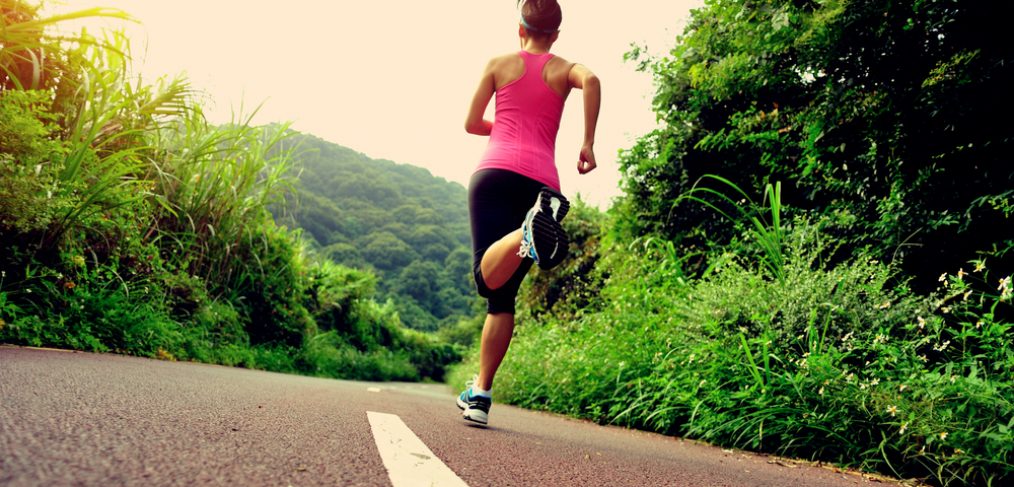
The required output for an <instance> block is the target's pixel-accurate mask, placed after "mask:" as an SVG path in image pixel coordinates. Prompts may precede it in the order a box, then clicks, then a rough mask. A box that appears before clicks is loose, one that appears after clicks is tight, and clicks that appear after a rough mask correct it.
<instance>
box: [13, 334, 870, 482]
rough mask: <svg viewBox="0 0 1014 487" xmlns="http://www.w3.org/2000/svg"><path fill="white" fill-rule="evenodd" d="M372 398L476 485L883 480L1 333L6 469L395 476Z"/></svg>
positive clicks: (430, 398) (143, 477)
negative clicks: (487, 423) (41, 344)
mask: <svg viewBox="0 0 1014 487" xmlns="http://www.w3.org/2000/svg"><path fill="white" fill-rule="evenodd" d="M368 411H370V412H373V413H371V416H372V417H373V418H377V417H383V418H393V417H392V416H388V415H396V416H397V418H393V420H394V421H398V420H399V419H400V422H403V423H404V425H405V426H407V427H408V429H410V430H411V432H412V433H414V435H415V436H416V437H417V438H418V440H421V442H422V443H424V444H425V446H426V447H428V448H429V451H430V452H432V455H434V456H435V457H436V458H435V459H431V461H432V462H436V463H440V461H442V462H443V464H444V465H446V467H447V468H449V469H450V470H451V471H453V475H456V476H457V477H458V478H460V480H461V481H463V482H464V483H466V484H467V485H470V486H473V487H478V486H507V485H520V486H530V485H531V486H541V485H552V486H557V485H561V486H566V485H581V486H586V485H596V486H597V485H601V486H626V485H633V486H654V485H666V486H740V485H750V486H753V485H758V486H759V485H765V486H792V487H802V486H846V485H858V484H866V483H872V482H870V481H869V480H867V479H865V478H862V477H860V476H858V475H853V474H843V473H838V472H834V471H831V470H828V469H822V468H817V467H810V466H805V465H791V464H786V463H785V462H775V461H774V460H773V459H771V458H770V457H764V456H757V455H749V454H743V453H740V452H731V451H723V450H721V449H718V448H713V447H708V446H703V445H699V444H696V443H693V442H689V441H680V440H677V439H673V438H670V437H665V436H661V435H654V434H649V433H644V432H637V431H631V430H626V429H622V428H613V427H602V426H598V425H595V424H591V423H587V422H583V421H576V420H571V419H566V418H562V417H558V416H555V415H550V414H544V413H538V412H531V411H526V410H522V409H517V408H512V407H508V406H505V405H502V404H494V405H493V409H492V411H491V413H490V420H491V427H489V428H486V429H483V428H478V427H475V426H471V425H469V424H466V423H464V422H463V421H462V420H461V419H460V415H459V413H458V410H457V408H456V407H455V405H454V391H451V390H449V389H447V388H446V387H443V386H439V385H423V384H376V383H364V382H349V381H337V380H328V379H316V378H309V377H300V376H292V375H284V374H275V373H269V372H260V371H252V370H244V369H235V368H228V367H219V366H212V365H204V364H194V363H174V362H162V361H156V360H147V359H141V358H136V357H124V356H115V355H96V354H88V353H79V352H64V351H53V350H38V349H25V348H15V347H0V485H2V486H35V485H266V486H288V485H292V486H303V485H363V486H374V485H378V486H383V485H392V484H391V482H392V481H391V480H390V479H391V477H389V471H388V468H387V467H385V463H384V461H383V460H382V459H381V452H380V450H378V446H377V440H376V439H375V437H374V431H373V429H372V428H371V424H370V420H368V418H367V412H368ZM375 413H383V414H379V415H378V414H375ZM384 441H391V442H392V443H400V442H401V441H400V440H396V441H395V440H384ZM406 441H407V440H406ZM406 444H407V443H406ZM411 455H414V456H415V457H418V458H424V457H428V456H429V455H423V454H421V453H410V456H411ZM437 459H439V460H437ZM393 468H395V467H392V469H393ZM418 480H420V481H422V482H420V485H429V484H428V483H427V482H425V481H423V480H424V479H418Z"/></svg>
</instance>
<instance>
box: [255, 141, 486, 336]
mask: <svg viewBox="0 0 1014 487" xmlns="http://www.w3.org/2000/svg"><path fill="white" fill-rule="evenodd" d="M290 141H291V142H295V143H297V144H299V149H298V150H297V156H296V160H295V170H296V171H297V172H298V173H299V184H297V185H296V187H295V188H294V191H293V192H292V193H291V194H290V195H289V197H287V198H286V201H285V204H284V205H279V206H276V207H275V208H273V209H272V212H273V213H274V214H275V218H276V220H277V221H278V222H279V223H281V224H284V225H288V226H290V227H299V228H302V229H303V230H304V232H305V235H306V237H307V239H308V240H310V241H311V244H312V245H315V246H316V247H317V249H318V251H319V252H320V253H321V254H322V255H324V256H326V257H329V258H331V259H333V260H334V261H335V262H338V263H341V264H344V265H348V266H351V267H357V268H365V269H372V270H373V271H374V272H375V273H376V274H377V276H378V277H379V278H380V282H379V286H378V287H379V289H380V292H381V294H382V296H381V298H380V299H381V300H383V299H384V297H385V296H386V297H389V298H391V299H392V301H393V302H394V304H395V306H396V308H397V309H398V311H399V314H400V315H401V318H402V321H403V322H404V323H405V324H406V325H407V326H410V327H413V328H416V329H420V330H435V329H437V328H439V327H440V326H441V325H443V324H448V323H452V322H454V321H457V319H458V318H460V317H463V316H465V315H467V314H471V313H472V312H473V310H474V309H475V305H476V302H475V298H474V294H475V293H474V291H473V284H472V280H471V266H472V257H471V237H470V233H469V224H468V206H467V193H466V190H465V188H464V187H463V186H461V185H460V184H457V183H453V182H449V181H447V180H445V179H443V178H438V177H435V176H433V175H432V174H430V172H429V171H427V170H426V169H422V168H419V167H415V166H410V165H406V164H397V163H394V162H392V161H388V160H382V159H371V158H369V157H367V156H366V155H364V154H362V153H360V152H356V151H354V150H352V149H349V148H346V147H342V146H340V145H338V144H334V143H331V142H328V141H325V140H323V139H320V138H318V137H315V136H312V135H307V134H295V135H294V136H293V137H292V139H290Z"/></svg>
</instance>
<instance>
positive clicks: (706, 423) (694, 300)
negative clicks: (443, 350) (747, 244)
mask: <svg viewBox="0 0 1014 487" xmlns="http://www.w3.org/2000/svg"><path fill="white" fill-rule="evenodd" d="M818 237H819V231H818V230H817V229H816V228H815V227H814V225H812V224H809V223H807V222H805V221H797V222H795V223H794V225H793V226H792V227H791V228H789V229H787V230H786V249H785V253H784V256H785V261H784V264H785V273H784V277H785V278H784V280H781V281H779V280H777V279H774V278H772V277H766V275H767V272H768V270H767V267H766V266H764V265H762V264H759V263H756V262H753V261H745V260H743V259H741V258H739V257H737V256H734V255H726V256H725V257H724V258H722V259H719V260H718V261H719V262H721V264H719V265H716V266H714V267H713V268H712V269H711V270H710V272H709V273H708V274H707V275H706V276H705V277H703V278H701V279H697V280H688V279H686V278H685V276H684V275H683V273H682V270H681V269H680V267H679V265H678V261H676V262H674V261H673V260H671V258H666V257H665V255H664V254H665V249H666V246H664V245H659V244H647V246H646V247H642V248H643V249H644V252H643V253H642V252H631V251H630V250H627V249H624V250H618V249H613V251H612V252H608V253H607V254H609V255H610V256H609V257H607V258H606V259H603V260H602V261H601V262H600V265H604V266H607V268H608V272H609V274H610V277H609V279H608V280H606V281H605V285H604V287H603V289H602V291H601V301H600V303H601V304H602V306H601V308H600V309H598V310H596V311H594V312H589V313H585V314H584V315H582V316H578V317H571V316H568V315H566V314H564V315H563V316H560V315H556V314H553V313H547V314H544V315H540V316H537V317H536V319H537V320H538V323H537V325H536V326H531V325H528V324H524V325H522V326H519V328H518V330H517V336H516V337H515V339H514V341H513V343H512V346H511V352H510V355H509V356H508V359H507V360H506V361H505V362H504V365H503V367H502V368H501V371H500V372H499V373H498V376H497V384H496V390H497V395H498V399H503V400H506V401H508V402H512V403H515V404H519V405H522V406H526V407H532V408H537V409H546V410H551V411H555V412H560V413H565V414H570V415H573V416H577V417H582V418H587V419H591V420H594V421H598V422H601V423H612V424H620V425H625V426H631V427H638V428H645V429H649V430H653V431H659V432H663V433H666V434H676V435H682V436H687V437H691V438H700V439H704V440H707V441H709V442H712V443H716V444H719V445H724V446H733V447H739V448H745V449H752V450H759V451H770V452H775V453H778V454H783V455H791V456H796V457H803V458H810V459H815V460H823V461H832V462H835V463H839V464H844V465H850V466H856V467H860V468H863V469H870V470H878V471H882V472H887V473H890V474H894V475H899V476H903V477H920V478H928V479H930V480H931V481H933V482H934V483H938V484H949V483H971V484H986V483H990V482H992V483H993V484H994V485H1000V484H1003V483H1004V482H1006V481H1009V480H1010V479H1011V475H1012V472H1014V468H1012V466H1011V458H1012V455H1014V447H1012V446H1011V445H1014V443H1012V442H1011V427H1012V426H1014V425H1012V424H1011V421H1012V420H1011V418H1014V395H1012V393H1011V391H1012V390H1014V375H1012V373H1011V372H1010V371H1011V370H1014V369H1012V368H1011V367H1010V365H1011V360H1012V359H1011V356H1010V352H1009V345H1008V342H1007V341H1006V340H1007V338H1001V337H1008V336H1009V332H1010V328H1011V324H1010V323H1008V322H1006V321H1003V320H1002V319H999V318H997V316H998V314H999V313H998V311H999V309H1000V308H1003V307H1009V305H1010V304H1009V303H1010V290H1009V289H1010V285H1009V284H1007V285H1006V287H1004V285H1003V284H1002V283H1003V282H1006V281H999V282H1001V288H1002V289H1000V290H998V292H996V293H993V294H988V293H981V292H978V291H971V288H969V287H966V286H967V285H970V284H968V283H969V282H970V281H972V280H973V279H981V278H985V277H986V274H987V273H988V269H986V268H984V267H983V266H981V265H979V266H977V268H978V272H973V271H974V269H971V270H969V271H967V272H966V271H964V270H961V271H960V275H961V277H960V278H959V277H958V273H956V272H955V271H953V270H952V272H951V273H948V275H947V276H944V282H946V283H947V287H946V288H941V290H940V291H939V292H938V293H936V294H934V295H931V296H920V295H917V294H913V293H912V292H910V291H909V290H908V288H907V286H906V285H905V284H904V281H899V280H898V274H897V272H898V271H897V270H896V269H894V268H892V267H891V266H889V265H886V264H884V263H881V262H877V261H874V260H871V259H858V260H852V261H848V262H845V263H842V264H839V265H836V266H833V267H830V268H824V267H822V266H821V265H820V260H819V259H815V256H819V255H821V252H820V249H821V248H822V246H821V244H820V243H819V242H820V239H819V238H818ZM641 245H642V246H645V245H646V244H644V243H642V244H641ZM970 267H971V266H970ZM993 279H994V280H996V278H993ZM969 291H971V292H969ZM1005 295H1006V297H1004V296H1005ZM475 360H476V356H474V355H473V356H472V357H470V358H469V360H468V361H466V363H465V364H464V365H463V366H461V367H459V368H457V369H455V371H454V372H453V373H452V374H451V380H452V381H457V380H464V379H465V378H466V376H467V375H469V374H470V373H471V371H472V370H474V368H475V366H476V363H475Z"/></svg>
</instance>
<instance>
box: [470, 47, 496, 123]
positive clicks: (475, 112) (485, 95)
mask: <svg viewBox="0 0 1014 487" xmlns="http://www.w3.org/2000/svg"><path fill="white" fill-rule="evenodd" d="M493 64H494V60H490V62H489V63H488V64H486V69H485V70H484V71H483V73H482V79H480V80H479V87H478V88H476V90H475V95H473V96H472V104H471V106H469V108H468V117H466V118H465V132H468V133H470V134H475V135H489V134H490V132H491V131H492V130H493V122H491V121H489V120H486V119H484V118H482V117H483V115H485V114H486V107H487V106H488V105H489V101H490V100H491V99H492V98H493V92H494V91H496V81H495V79H494V78H493Z"/></svg>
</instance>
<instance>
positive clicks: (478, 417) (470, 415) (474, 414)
mask: <svg viewBox="0 0 1014 487" xmlns="http://www.w3.org/2000/svg"><path fill="white" fill-rule="evenodd" d="M461 417H462V418H465V420H467V421H471V422H473V423H479V424H488V422H489V415H488V414H486V413H484V412H482V411H479V410H478V409H466V410H465V411H464V412H463V413H461Z"/></svg>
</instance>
